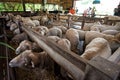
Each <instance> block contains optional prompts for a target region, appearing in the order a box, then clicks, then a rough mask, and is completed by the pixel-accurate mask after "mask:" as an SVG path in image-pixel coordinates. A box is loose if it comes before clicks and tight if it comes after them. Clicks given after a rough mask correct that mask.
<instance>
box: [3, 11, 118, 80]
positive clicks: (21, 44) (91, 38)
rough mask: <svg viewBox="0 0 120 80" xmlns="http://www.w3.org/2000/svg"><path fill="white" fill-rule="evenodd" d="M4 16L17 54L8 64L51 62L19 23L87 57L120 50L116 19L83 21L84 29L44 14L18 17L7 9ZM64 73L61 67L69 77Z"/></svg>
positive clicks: (23, 65) (107, 55) (31, 65)
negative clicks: (107, 23)
mask: <svg viewBox="0 0 120 80" xmlns="http://www.w3.org/2000/svg"><path fill="white" fill-rule="evenodd" d="M5 17H6V21H7V24H6V26H7V27H9V28H10V31H12V32H13V34H14V37H13V38H12V39H11V42H14V43H16V44H17V45H18V47H17V48H16V51H15V54H16V57H15V58H13V59H12V60H11V61H10V62H9V66H10V67H19V68H35V67H37V66H38V65H40V66H42V68H44V67H48V66H49V67H50V65H54V63H53V61H52V60H51V58H50V57H49V55H48V54H47V53H46V51H44V50H43V49H42V48H40V47H39V46H38V44H36V42H34V41H32V39H30V37H29V36H28V35H27V34H26V33H25V32H24V31H23V30H22V28H21V27H22V26H23V25H22V24H24V25H25V27H27V28H30V29H32V30H34V31H35V32H36V33H38V34H41V35H43V36H46V37H47V39H48V40H51V41H53V42H55V43H57V44H58V45H59V46H60V47H61V48H63V49H66V50H68V51H72V52H73V53H74V54H78V55H79V56H80V57H82V58H84V59H87V60H91V59H92V58H93V57H95V56H101V57H103V58H105V59H108V60H109V58H110V57H111V56H112V55H113V54H114V53H115V52H116V51H117V52H120V23H119V22H118V23H116V25H114V26H111V25H105V24H101V23H99V22H95V23H85V25H84V27H83V29H80V28H79V29H77V28H75V25H71V26H70V27H68V24H67V23H62V22H60V21H57V20H52V19H50V18H48V17H47V15H43V16H33V17H21V16H20V15H16V16H14V15H13V14H10V13H8V14H7V15H6V16H5ZM111 61H112V62H115V63H116V64H120V59H117V62H116V60H111ZM83 71H84V70H83ZM63 73H64V74H63ZM65 73H66V71H64V69H62V68H61V74H62V76H65V75H66V76H67V77H70V78H71V76H70V75H69V74H67V73H66V74H65ZM66 76H65V77H66ZM89 80H99V79H89Z"/></svg>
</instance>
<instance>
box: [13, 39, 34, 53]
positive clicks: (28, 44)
mask: <svg viewBox="0 0 120 80" xmlns="http://www.w3.org/2000/svg"><path fill="white" fill-rule="evenodd" d="M31 49H32V42H30V41H28V40H23V41H22V42H21V43H20V44H19V46H18V47H17V49H16V50H15V53H16V54H20V53H22V52H23V51H25V50H31Z"/></svg>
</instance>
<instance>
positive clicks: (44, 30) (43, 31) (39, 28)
mask: <svg viewBox="0 0 120 80" xmlns="http://www.w3.org/2000/svg"><path fill="white" fill-rule="evenodd" d="M32 30H34V31H36V32H37V33H38V34H41V35H46V34H47V32H48V31H49V30H48V28H47V27H45V26H37V27H33V28H32Z"/></svg>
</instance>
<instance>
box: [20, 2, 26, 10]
mask: <svg viewBox="0 0 120 80" xmlns="http://www.w3.org/2000/svg"><path fill="white" fill-rule="evenodd" d="M21 3H22V5H23V11H24V12H25V11H26V8H25V2H24V0H21Z"/></svg>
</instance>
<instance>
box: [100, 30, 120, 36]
mask: <svg viewBox="0 0 120 80" xmlns="http://www.w3.org/2000/svg"><path fill="white" fill-rule="evenodd" d="M101 33H103V34H109V35H116V34H118V33H120V31H117V30H105V31H102V32H101Z"/></svg>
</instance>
